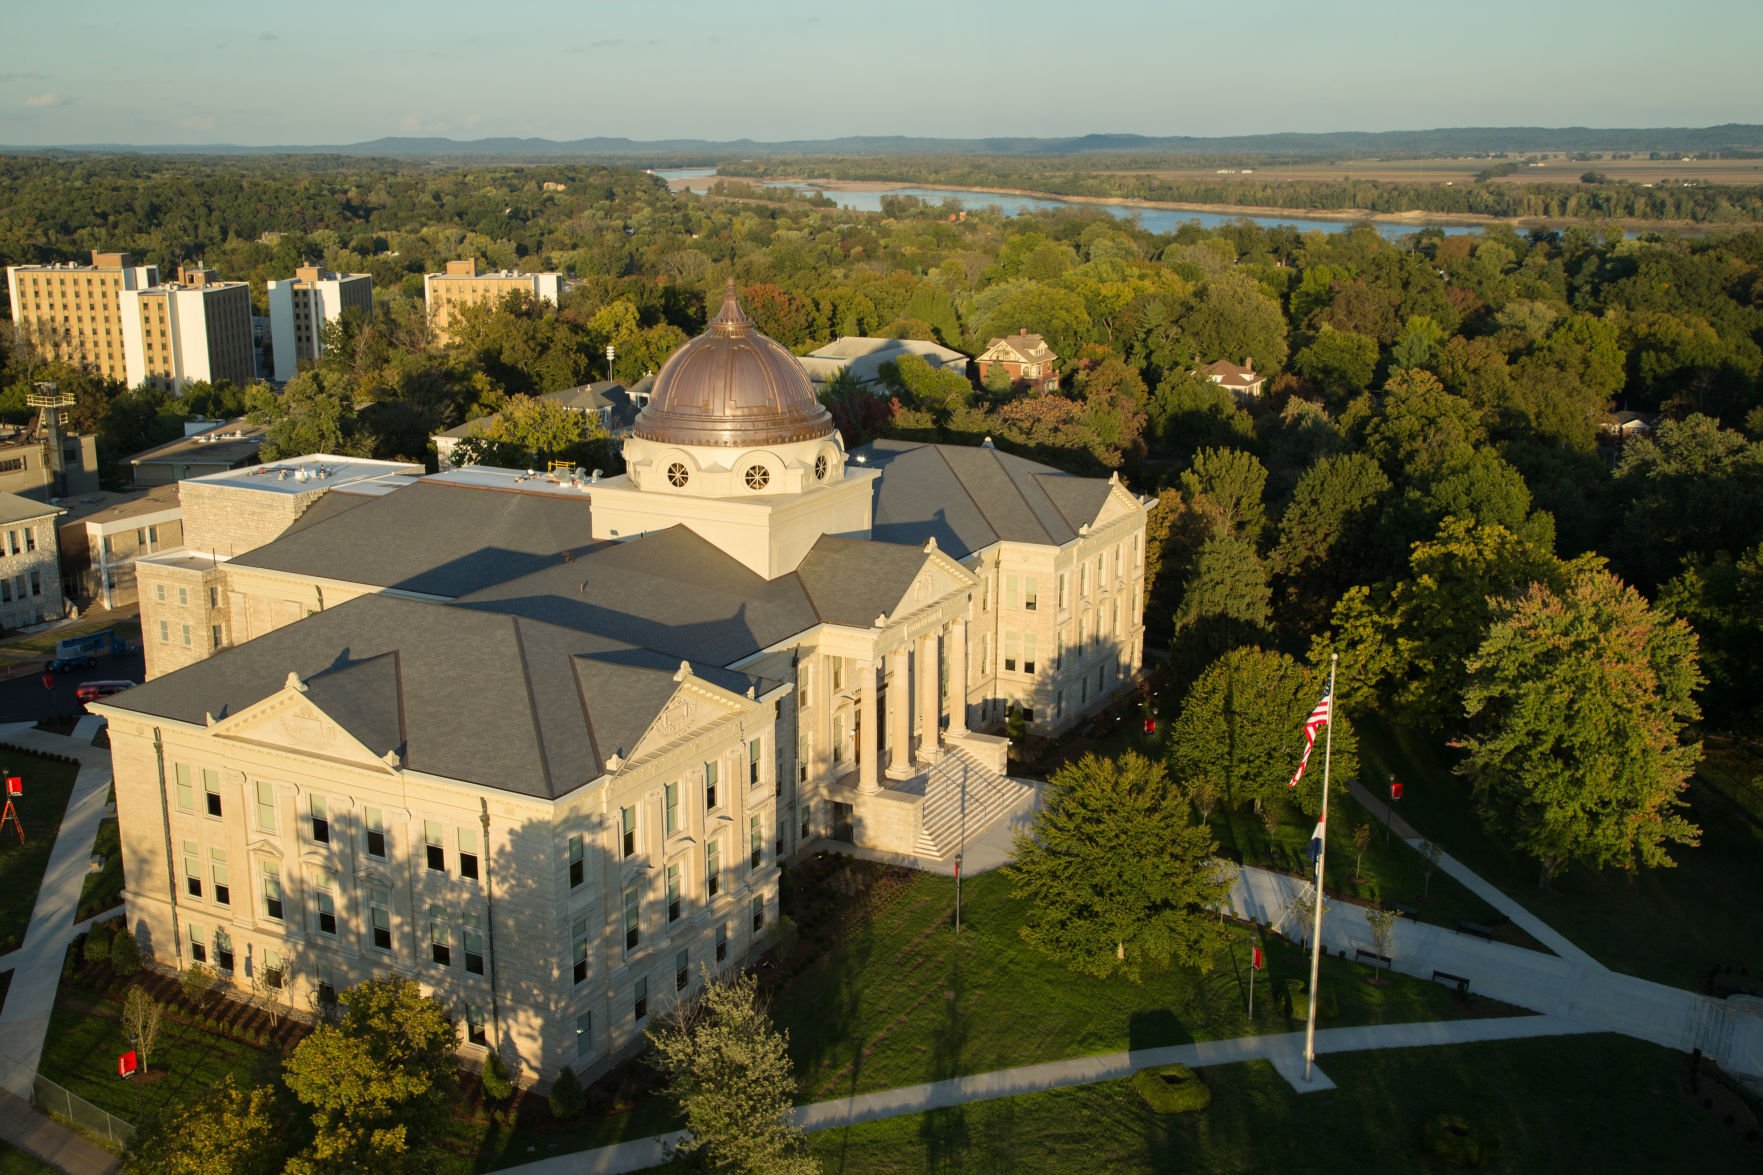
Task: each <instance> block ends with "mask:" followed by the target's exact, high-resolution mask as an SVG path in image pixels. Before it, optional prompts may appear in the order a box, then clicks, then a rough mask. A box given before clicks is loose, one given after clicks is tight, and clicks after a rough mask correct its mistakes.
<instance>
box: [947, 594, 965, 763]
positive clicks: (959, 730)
mask: <svg viewBox="0 0 1763 1175" xmlns="http://www.w3.org/2000/svg"><path fill="white" fill-rule="evenodd" d="M966 733H967V617H965V616H957V617H956V618H955V619H953V620H951V621H950V622H949V736H950V737H951V738H955V737H959V736H961V735H964V734H966Z"/></svg>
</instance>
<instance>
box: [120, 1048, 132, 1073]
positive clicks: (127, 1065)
mask: <svg viewBox="0 0 1763 1175" xmlns="http://www.w3.org/2000/svg"><path fill="white" fill-rule="evenodd" d="M135 1067H136V1066H135V1050H134V1049H130V1050H129V1051H128V1052H126V1053H124V1054H123V1055H122V1056H120V1057H118V1058H116V1075H117V1076H118V1077H133V1076H134V1075H135Z"/></svg>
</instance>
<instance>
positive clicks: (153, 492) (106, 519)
mask: <svg viewBox="0 0 1763 1175" xmlns="http://www.w3.org/2000/svg"><path fill="white" fill-rule="evenodd" d="M96 497H102V498H105V499H108V501H106V502H103V503H100V504H97V505H92V504H91V503H90V502H89V501H88V500H89V499H91V498H96ZM62 505H64V506H66V507H67V508H68V511H67V513H68V517H67V521H68V522H84V523H92V524H95V525H97V526H99V527H105V526H115V525H116V524H117V523H119V522H129V521H131V520H133V519H144V518H146V517H148V516H149V515H156V514H175V513H177V512H178V511H179V510H181V509H182V505H181V504H180V503H179V501H178V487H177V485H176V484H175V483H174V484H172V485H163V486H154V487H153V488H152V489H150V490H147V491H146V492H144V493H138V494H112V493H107V492H102V491H101V492H100V493H98V494H81V495H80V496H79V497H78V498H72V499H69V500H67V501H64V502H63V503H62ZM87 505H91V506H92V508H91V509H89V510H85V511H81V510H79V509H78V507H80V506H87Z"/></svg>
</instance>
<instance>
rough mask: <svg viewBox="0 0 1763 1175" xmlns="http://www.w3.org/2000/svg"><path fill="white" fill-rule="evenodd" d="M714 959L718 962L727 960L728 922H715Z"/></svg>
mask: <svg viewBox="0 0 1763 1175" xmlns="http://www.w3.org/2000/svg"><path fill="white" fill-rule="evenodd" d="M716 961H717V962H718V963H726V962H728V923H726V922H718V923H717V924H716Z"/></svg>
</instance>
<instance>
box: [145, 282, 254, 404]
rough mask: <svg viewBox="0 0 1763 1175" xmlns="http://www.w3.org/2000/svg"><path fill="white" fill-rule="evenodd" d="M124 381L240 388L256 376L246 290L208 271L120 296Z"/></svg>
mask: <svg viewBox="0 0 1763 1175" xmlns="http://www.w3.org/2000/svg"><path fill="white" fill-rule="evenodd" d="M117 297H118V299H119V300H120V303H121V316H122V328H123V335H122V338H123V356H124V368H125V376H126V379H127V382H128V384H129V386H130V387H137V386H139V385H140V384H143V383H146V382H147V381H149V380H151V381H153V382H155V383H160V384H164V385H166V386H169V387H172V388H181V387H183V386H184V385H185V384H187V383H190V382H191V381H193V380H206V381H208V382H210V383H218V382H220V381H221V380H226V381H227V382H229V383H234V384H238V385H240V386H243V385H245V384H248V383H250V382H251V379H252V377H253V376H254V375H255V374H256V371H257V363H256V360H255V358H254V357H253V355H252V351H251V288H250V287H249V286H248V285H246V284H245V283H244V282H223V281H220V280H218V279H217V277H216V275H215V273H214V271H213V270H211V269H201V268H195V269H191V268H185V267H183V266H179V267H178V279H177V281H175V282H168V283H166V284H164V285H153V286H149V287H147V288H146V289H135V290H123V291H122V292H121V293H120V294H118V295H117Z"/></svg>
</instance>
